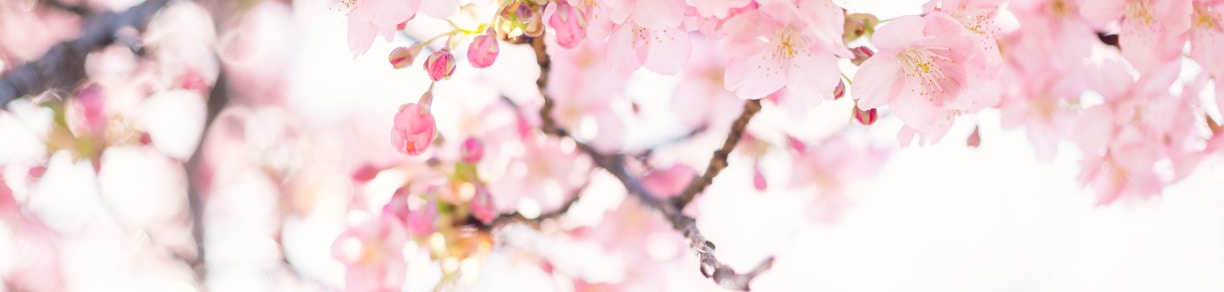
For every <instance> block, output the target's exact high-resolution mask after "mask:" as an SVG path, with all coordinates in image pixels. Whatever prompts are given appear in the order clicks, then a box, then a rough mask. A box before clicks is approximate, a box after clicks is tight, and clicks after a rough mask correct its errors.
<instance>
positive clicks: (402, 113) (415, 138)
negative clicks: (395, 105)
mask: <svg viewBox="0 0 1224 292" xmlns="http://www.w3.org/2000/svg"><path fill="white" fill-rule="evenodd" d="M435 131H437V128H436V125H435V124H434V117H433V114H431V113H430V112H429V108H428V107H425V106H421V105H419V104H415V103H409V104H406V105H404V106H401V107H400V109H399V113H397V114H395V124H394V125H393V126H392V128H391V145H392V146H394V147H395V150H398V151H399V152H401V153H404V154H408V155H412V156H416V155H420V154H421V153H423V152H425V150H426V149H429V145H430V144H432V143H431V142H433V138H434V133H435Z"/></svg>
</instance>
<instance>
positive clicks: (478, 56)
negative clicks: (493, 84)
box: [467, 27, 498, 68]
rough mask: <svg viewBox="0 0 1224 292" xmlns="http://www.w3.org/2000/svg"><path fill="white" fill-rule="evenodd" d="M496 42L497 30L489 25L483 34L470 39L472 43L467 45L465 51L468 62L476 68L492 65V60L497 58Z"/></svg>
mask: <svg viewBox="0 0 1224 292" xmlns="http://www.w3.org/2000/svg"><path fill="white" fill-rule="evenodd" d="M497 43H498V41H497V32H496V31H494V30H493V28H491V27H490V28H489V29H488V30H487V31H486V32H485V34H482V35H478V36H476V37H475V38H473V39H472V45H471V46H468V51H467V56H468V62H470V63H472V67H476V68H485V67H489V66H490V65H493V61H496V60H497V52H498V49H497Z"/></svg>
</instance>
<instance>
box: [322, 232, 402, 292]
mask: <svg viewBox="0 0 1224 292" xmlns="http://www.w3.org/2000/svg"><path fill="white" fill-rule="evenodd" d="M407 241H408V234H407V233H405V230H404V226H403V225H402V224H401V223H400V221H399V220H398V219H396V218H395V217H394V216H390V215H387V214H384V215H381V216H378V217H377V218H374V219H373V220H370V221H366V222H365V223H362V224H360V225H357V226H353V227H352V228H351V229H349V230H347V231H345V232H344V233H342V234H340V237H338V238H336V241H335V242H334V243H332V258H333V259H335V260H337V261H340V263H343V264H344V266H345V277H344V282H345V287H346V290H347V291H388V292H389V291H400V290H401V289H403V285H404V278H405V276H406V275H407V274H406V273H407V271H408V263H407V262H405V261H404V254H403V250H404V243H405V242H407Z"/></svg>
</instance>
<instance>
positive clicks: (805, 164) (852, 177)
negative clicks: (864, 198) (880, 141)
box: [789, 137, 889, 221]
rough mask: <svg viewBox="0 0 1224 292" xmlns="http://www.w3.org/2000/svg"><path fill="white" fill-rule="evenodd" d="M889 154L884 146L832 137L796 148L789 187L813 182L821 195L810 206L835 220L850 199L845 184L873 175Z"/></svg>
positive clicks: (820, 215) (848, 184)
mask: <svg viewBox="0 0 1224 292" xmlns="http://www.w3.org/2000/svg"><path fill="white" fill-rule="evenodd" d="M800 145H801V144H800ZM888 155H889V152H888V150H887V149H886V148H882V147H878V146H875V145H858V144H856V143H851V141H849V140H846V139H844V138H841V137H835V138H832V139H830V140H827V141H824V142H822V143H820V144H819V145H814V146H808V147H807V148H806V149H804V150H802V151H799V152H798V157H795V160H794V161H795V162H794V165H793V166H792V168H791V177H790V186H789V187H790V188H792V189H797V188H804V187H809V186H815V187H816V188H817V189H819V190H820V196H819V197H818V198H817V199H816V202H815V203H814V204H813V206H812V207H813V208H816V209H817V210H816V212H813V214H814V215H815V217H816V218H817V219H820V220H823V221H832V220H836V219H837V217H838V216H839V214H840V213H841V211H842V209H843V208H845V206H846V205H847V204H848V203H849V200H848V198H847V197H846V191H848V190H847V189H846V188H847V187H848V186H850V185H851V184H853V183H856V182H861V181H864V180H867V179H870V178H871V177H874V176H875V175H876V173H878V172H879V170H880V168H881V167H882V166H883V165H884V162H885V161H887V160H888Z"/></svg>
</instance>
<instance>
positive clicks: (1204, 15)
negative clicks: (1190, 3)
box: [1191, 3, 1220, 30]
mask: <svg viewBox="0 0 1224 292" xmlns="http://www.w3.org/2000/svg"><path fill="white" fill-rule="evenodd" d="M1191 19H1192V20H1193V22H1194V24H1193V25H1194V28H1195V29H1197V30H1208V29H1212V28H1215V27H1216V25H1217V24H1219V23H1220V12H1219V11H1215V10H1213V9H1211V6H1208V5H1204V4H1201V3H1194V16H1192V17H1191Z"/></svg>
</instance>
